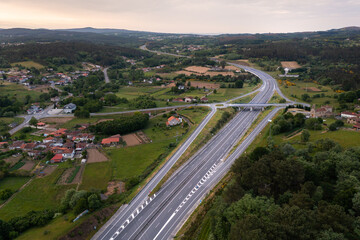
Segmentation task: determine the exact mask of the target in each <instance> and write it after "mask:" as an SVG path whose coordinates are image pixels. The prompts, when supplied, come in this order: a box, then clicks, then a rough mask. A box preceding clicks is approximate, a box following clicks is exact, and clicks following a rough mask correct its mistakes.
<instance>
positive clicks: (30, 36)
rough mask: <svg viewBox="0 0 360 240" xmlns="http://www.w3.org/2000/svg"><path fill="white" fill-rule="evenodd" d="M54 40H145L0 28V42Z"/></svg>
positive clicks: (135, 42)
mask: <svg viewBox="0 0 360 240" xmlns="http://www.w3.org/2000/svg"><path fill="white" fill-rule="evenodd" d="M34 41H35V42H55V41H87V42H93V43H103V44H112V45H123V46H132V47H135V46H139V45H141V44H143V43H144V42H145V40H142V39H140V38H138V37H134V36H130V35H129V34H128V35H126V34H122V35H119V36H116V35H105V34H100V33H94V32H86V31H84V32H75V31H67V30H48V29H26V28H11V29H0V42H34Z"/></svg>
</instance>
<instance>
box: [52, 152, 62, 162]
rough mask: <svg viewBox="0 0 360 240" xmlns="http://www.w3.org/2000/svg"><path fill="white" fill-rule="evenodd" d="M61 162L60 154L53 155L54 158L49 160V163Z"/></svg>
mask: <svg viewBox="0 0 360 240" xmlns="http://www.w3.org/2000/svg"><path fill="white" fill-rule="evenodd" d="M62 161H63V155H62V154H55V156H54V157H53V158H52V159H51V160H50V162H51V163H60V162H62Z"/></svg>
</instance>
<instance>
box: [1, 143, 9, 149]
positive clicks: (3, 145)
mask: <svg viewBox="0 0 360 240" xmlns="http://www.w3.org/2000/svg"><path fill="white" fill-rule="evenodd" d="M7 145H9V143H8V142H0V148H5V146H7Z"/></svg>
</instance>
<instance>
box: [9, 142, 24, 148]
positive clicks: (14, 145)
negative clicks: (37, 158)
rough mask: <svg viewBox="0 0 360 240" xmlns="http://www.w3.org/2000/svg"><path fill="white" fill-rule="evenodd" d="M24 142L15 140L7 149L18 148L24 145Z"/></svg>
mask: <svg viewBox="0 0 360 240" xmlns="http://www.w3.org/2000/svg"><path fill="white" fill-rule="evenodd" d="M24 143H25V142H24V141H15V142H13V143H12V144H11V145H10V146H9V149H10V150H14V149H20V148H21V146H22V145H24Z"/></svg>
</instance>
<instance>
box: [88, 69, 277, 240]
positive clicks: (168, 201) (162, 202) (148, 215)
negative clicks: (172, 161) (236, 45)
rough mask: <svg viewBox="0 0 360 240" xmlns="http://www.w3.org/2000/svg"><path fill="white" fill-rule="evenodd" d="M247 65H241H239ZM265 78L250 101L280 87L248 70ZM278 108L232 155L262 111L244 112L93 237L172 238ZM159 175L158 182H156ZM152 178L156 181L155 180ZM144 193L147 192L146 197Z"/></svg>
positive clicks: (266, 96)
mask: <svg viewBox="0 0 360 240" xmlns="http://www.w3.org/2000/svg"><path fill="white" fill-rule="evenodd" d="M240 67H242V68H245V67H243V66H240ZM246 70H247V71H249V72H251V73H253V74H255V75H257V76H258V77H260V78H261V79H262V81H263V85H262V87H261V88H260V89H259V93H258V94H257V95H256V96H255V97H254V99H253V100H252V101H251V102H250V103H252V104H255V103H258V104H265V103H267V102H268V100H269V99H270V98H271V97H272V95H273V93H274V91H278V93H279V94H280V95H281V92H280V90H278V88H277V85H276V81H275V79H273V78H272V77H271V76H269V75H267V74H264V73H263V72H261V71H259V70H256V69H252V68H246ZM277 110H278V109H276V110H274V111H273V112H271V114H269V116H267V117H266V118H265V119H264V120H263V121H262V122H261V123H260V124H259V125H257V127H256V128H255V130H253V131H252V132H251V133H250V134H248V136H247V137H246V139H245V140H244V141H243V142H242V143H241V144H240V145H239V146H238V147H237V149H236V151H234V152H233V153H232V154H231V155H230V156H228V154H229V152H230V150H231V149H232V148H233V147H234V146H235V145H236V144H237V142H238V141H239V139H240V138H241V137H242V136H243V135H244V134H245V133H246V131H247V130H248V129H249V127H250V126H251V124H252V122H253V121H254V120H255V119H256V118H257V116H258V115H259V112H258V111H248V110H242V111H240V112H239V113H238V114H237V115H236V116H235V117H234V118H233V119H232V120H231V121H230V122H229V123H228V124H227V125H226V126H225V127H224V128H223V129H222V130H220V131H219V133H218V134H217V135H216V136H214V137H213V138H212V140H210V141H209V143H207V144H206V145H205V146H204V147H203V148H202V149H200V150H199V151H198V152H197V153H196V154H195V155H194V156H193V157H192V158H191V159H190V160H189V161H188V162H187V163H186V164H185V165H183V167H182V168H180V169H179V170H178V171H177V172H176V173H175V174H173V175H172V177H171V178H170V179H169V180H168V181H167V182H166V183H165V184H164V185H163V187H162V188H161V189H160V191H159V192H157V193H156V195H152V196H151V197H150V198H147V197H146V196H147V195H148V193H149V192H150V191H151V190H152V189H153V187H155V185H156V184H154V183H155V182H158V181H159V180H160V178H157V176H158V175H156V176H155V177H154V178H153V179H152V180H151V183H152V184H151V186H149V185H147V186H146V187H145V191H142V193H140V194H139V195H138V197H139V196H140V195H141V197H139V198H138V199H136V198H135V200H134V201H132V202H131V203H130V204H129V206H127V208H125V209H123V211H122V212H121V213H119V214H118V215H117V216H115V217H114V218H112V219H111V220H110V221H109V222H108V224H107V225H106V226H105V227H103V228H102V229H101V230H100V231H99V233H98V234H97V235H95V236H94V239H101V240H103V239H169V238H171V237H172V236H173V234H174V233H176V230H177V228H178V227H179V226H180V225H181V223H182V222H183V221H184V219H185V218H186V216H187V215H188V214H189V213H191V212H192V209H193V208H194V207H196V206H197V204H199V202H200V200H201V199H202V198H203V196H204V194H206V193H207V192H208V191H209V189H211V187H212V186H213V185H214V184H215V183H217V182H218V181H219V180H220V179H221V178H222V176H223V175H224V174H225V173H226V172H227V171H228V170H229V168H230V166H231V165H232V163H233V162H234V161H235V159H236V158H237V157H238V156H240V154H241V153H242V152H243V151H244V150H245V149H246V147H247V146H248V145H249V144H250V143H251V141H252V140H253V139H254V138H255V136H256V135H257V134H258V133H259V132H260V131H261V129H262V128H263V127H265V125H266V123H267V120H268V118H270V117H272V116H273V115H274V114H275V112H276V111H277ZM154 179H155V180H154ZM153 180H154V181H153ZM145 194H146V195H145Z"/></svg>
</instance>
